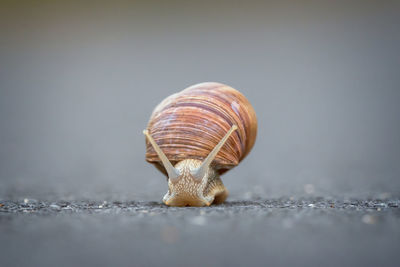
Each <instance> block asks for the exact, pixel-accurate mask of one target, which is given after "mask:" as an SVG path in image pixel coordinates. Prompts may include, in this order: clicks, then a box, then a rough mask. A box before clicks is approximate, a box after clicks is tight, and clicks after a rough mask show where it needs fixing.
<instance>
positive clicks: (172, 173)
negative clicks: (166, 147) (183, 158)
mask: <svg viewBox="0 0 400 267" xmlns="http://www.w3.org/2000/svg"><path fill="white" fill-rule="evenodd" d="M143 134H144V135H145V136H146V137H147V139H149V141H150V143H151V145H152V146H153V148H154V150H155V151H156V153H157V155H158V157H159V158H160V160H161V162H162V163H163V165H164V168H165V169H166V170H167V173H168V178H169V179H171V180H176V179H177V178H178V177H179V171H178V170H177V169H176V168H174V166H172V164H171V162H170V161H169V160H168V158H167V156H166V155H165V154H164V152H163V151H162V150H161V148H160V147H159V146H158V145H157V143H156V141H154V139H153V137H152V136H151V135H150V134H149V131H148V130H143Z"/></svg>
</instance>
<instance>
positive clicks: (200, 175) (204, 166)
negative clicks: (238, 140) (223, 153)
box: [192, 125, 237, 180]
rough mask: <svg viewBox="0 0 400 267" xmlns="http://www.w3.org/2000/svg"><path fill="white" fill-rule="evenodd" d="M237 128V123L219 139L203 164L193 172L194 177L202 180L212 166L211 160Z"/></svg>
mask: <svg viewBox="0 0 400 267" xmlns="http://www.w3.org/2000/svg"><path fill="white" fill-rule="evenodd" d="M236 130H237V126H236V125H232V127H231V129H230V130H229V131H228V132H227V133H226V134H225V136H224V137H223V138H222V139H221V141H219V143H218V144H217V145H216V146H215V147H214V149H213V150H212V151H211V152H210V154H208V156H207V158H206V159H205V160H204V161H203V163H202V164H201V166H200V167H199V168H197V169H196V170H194V171H193V172H192V175H193V177H195V178H196V179H198V180H201V179H202V178H203V177H204V175H205V174H206V173H207V170H208V168H209V167H210V164H211V162H212V161H213V160H214V159H215V157H216V156H217V154H218V152H219V151H220V150H221V148H222V147H223V146H224V144H225V142H226V141H227V140H228V138H229V136H231V134H232V133H233V132H234V131H236Z"/></svg>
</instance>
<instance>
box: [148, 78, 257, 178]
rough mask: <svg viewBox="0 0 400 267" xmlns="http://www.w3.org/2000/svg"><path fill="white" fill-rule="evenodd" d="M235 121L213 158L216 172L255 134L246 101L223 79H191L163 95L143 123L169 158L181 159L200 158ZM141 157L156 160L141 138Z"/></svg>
mask: <svg viewBox="0 0 400 267" xmlns="http://www.w3.org/2000/svg"><path fill="white" fill-rule="evenodd" d="M233 124H236V125H237V126H238V129H237V131H235V132H234V133H232V135H231V136H230V137H229V139H228V140H227V142H226V143H225V145H224V147H223V148H222V149H221V150H220V151H219V153H218V155H217V156H216V158H215V159H214V162H213V166H214V167H215V169H216V170H218V172H219V173H220V174H222V173H224V172H225V171H227V170H229V169H231V168H232V167H234V166H236V165H238V164H239V162H240V161H241V160H242V159H243V158H244V157H245V156H246V155H247V154H248V153H249V152H250V150H251V148H252V147H253V145H254V142H255V140H256V135H257V118H256V115H255V112H254V109H253V107H252V106H251V104H250V103H249V101H248V100H247V99H246V98H245V97H244V96H243V95H242V94H241V93H240V92H239V91H237V90H235V89H233V88H232V87H229V86H227V85H224V84H221V83H215V82H207V83H200V84H196V85H193V86H191V87H189V88H187V89H185V90H183V91H181V92H179V93H176V94H173V95H171V96H169V97H167V98H166V99H165V100H163V101H162V102H161V103H160V104H159V105H158V106H157V107H156V108H155V109H154V111H153V113H152V115H151V117H150V121H149V123H148V126H147V129H148V131H149V133H150V134H151V135H152V136H153V138H154V140H155V141H156V143H157V144H158V145H159V146H160V148H161V149H162V151H163V152H164V153H165V155H166V156H167V158H168V159H169V160H170V161H171V163H172V164H174V165H175V163H177V162H179V161H181V160H185V159H200V160H203V159H205V158H206V157H207V155H208V154H209V153H210V152H211V150H212V149H213V148H214V147H215V146H216V145H217V144H218V142H219V141H220V140H221V139H222V138H223V137H224V135H225V134H226V133H227V132H228V131H229V129H230V128H231V127H232V125H233ZM146 160H147V161H148V162H151V163H154V164H156V165H158V166H157V167H158V168H159V169H160V170H161V171H163V167H162V163H161V161H160V159H159V158H158V156H157V153H156V152H155V151H154V149H153V147H152V146H151V144H150V143H149V142H148V141H146Z"/></svg>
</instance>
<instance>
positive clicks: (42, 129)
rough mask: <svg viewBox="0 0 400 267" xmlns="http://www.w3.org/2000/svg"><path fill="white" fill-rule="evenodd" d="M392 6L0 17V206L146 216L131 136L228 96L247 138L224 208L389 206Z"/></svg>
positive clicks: (150, 9) (399, 137)
mask: <svg viewBox="0 0 400 267" xmlns="http://www.w3.org/2000/svg"><path fill="white" fill-rule="evenodd" d="M399 13H400V5H399V2H398V1H260V2H253V1H218V3H216V2H214V1H210V2H206V1H159V2H154V1H143V2H137V1H104V2H101V1H96V2H92V3H91V4H83V3H81V2H80V1H76V2H74V1H63V2H59V1H25V2H24V1H1V4H0V127H1V128H0V129H1V130H0V198H3V199H4V198H20V197H32V198H39V199H48V198H68V197H73V198H94V199H107V198H109V199H131V200H155V201H159V200H160V199H161V197H162V195H163V194H164V193H165V192H166V190H167V184H166V182H165V178H164V177H163V176H162V175H161V174H160V173H159V172H158V171H157V170H156V169H155V168H154V167H153V166H151V165H150V164H148V163H146V162H145V160H144V153H145V146H144V136H143V135H142V130H143V129H144V128H145V127H146V124H147V121H148V118H149V116H150V114H151V112H152V110H153V108H154V107H155V106H156V105H157V104H158V103H159V102H160V101H161V100H163V99H164V98H165V97H167V96H168V95H170V94H172V93H174V92H177V91H180V90H182V89H184V88H185V87H187V86H190V85H192V84H195V83H199V82H204V81H217V82H222V83H226V84H228V85H231V86H233V87H234V88H237V89H239V90H240V91H241V92H242V93H243V94H244V95H245V96H246V97H247V98H248V99H249V100H250V102H251V103H252V104H253V106H254V108H255V110H256V112H257V115H258V120H259V133H258V139H257V142H256V145H255V146H254V149H253V151H252V153H250V155H249V156H248V157H247V158H246V159H245V160H244V161H243V162H242V163H241V164H240V165H239V166H238V167H237V168H236V169H234V170H232V171H230V172H228V173H227V174H226V175H225V176H224V177H223V181H224V183H225V184H226V186H227V187H228V189H229V190H230V192H231V199H249V198H255V197H277V196H291V195H303V194H306V195H307V194H312V195H328V196H329V195H330V196H344V197H347V196H371V195H372V196H378V197H379V196H389V195H397V196H398V195H399V192H400V179H399V174H400V164H399V159H400V116H399V115H400V106H399V102H400V88H399V84H400V72H399V71H400V53H399V48H400V31H399V26H400V17H399Z"/></svg>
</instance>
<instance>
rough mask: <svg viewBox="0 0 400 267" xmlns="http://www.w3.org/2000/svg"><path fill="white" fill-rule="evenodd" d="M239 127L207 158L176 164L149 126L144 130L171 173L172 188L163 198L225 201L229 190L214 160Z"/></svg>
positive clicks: (174, 202) (188, 202)
mask: <svg viewBox="0 0 400 267" xmlns="http://www.w3.org/2000/svg"><path fill="white" fill-rule="evenodd" d="M236 129H237V126H236V125H233V126H232V127H231V129H230V130H229V131H228V132H227V133H226V134H225V136H224V137H223V138H222V139H221V141H220V142H219V143H218V144H217V145H216V146H215V147H214V149H213V150H212V151H211V152H210V154H209V155H208V156H207V157H206V158H205V159H204V160H203V161H201V160H198V159H185V160H182V161H180V162H178V163H177V164H175V166H173V165H172V164H171V162H170V161H169V160H168V158H167V156H166V155H165V154H164V152H163V151H162V150H161V148H160V147H159V146H158V145H157V143H156V142H155V141H154V139H153V138H152V137H151V135H150V134H149V132H148V131H147V130H144V131H143V133H144V135H146V137H147V139H148V140H149V141H150V143H151V145H152V146H153V148H154V150H155V151H156V153H157V155H158V157H159V158H160V160H161V162H162V163H163V165H164V167H165V169H166V171H167V174H168V188H169V189H168V192H167V193H166V194H165V196H164V198H163V201H164V203H165V204H166V205H168V206H206V205H207V206H209V205H211V203H213V202H214V203H215V202H223V201H224V200H225V198H226V197H227V195H228V193H227V191H226V189H225V186H224V185H223V184H222V181H221V179H220V177H219V174H218V173H217V171H216V170H215V169H214V168H213V167H212V165H211V163H212V161H213V160H214V159H215V157H216V156H217V154H218V152H219V151H220V149H221V148H222V147H223V146H224V144H225V143H226V141H227V140H228V138H229V136H230V135H231V134H232V133H233V132H234V131H235V130H236Z"/></svg>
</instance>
